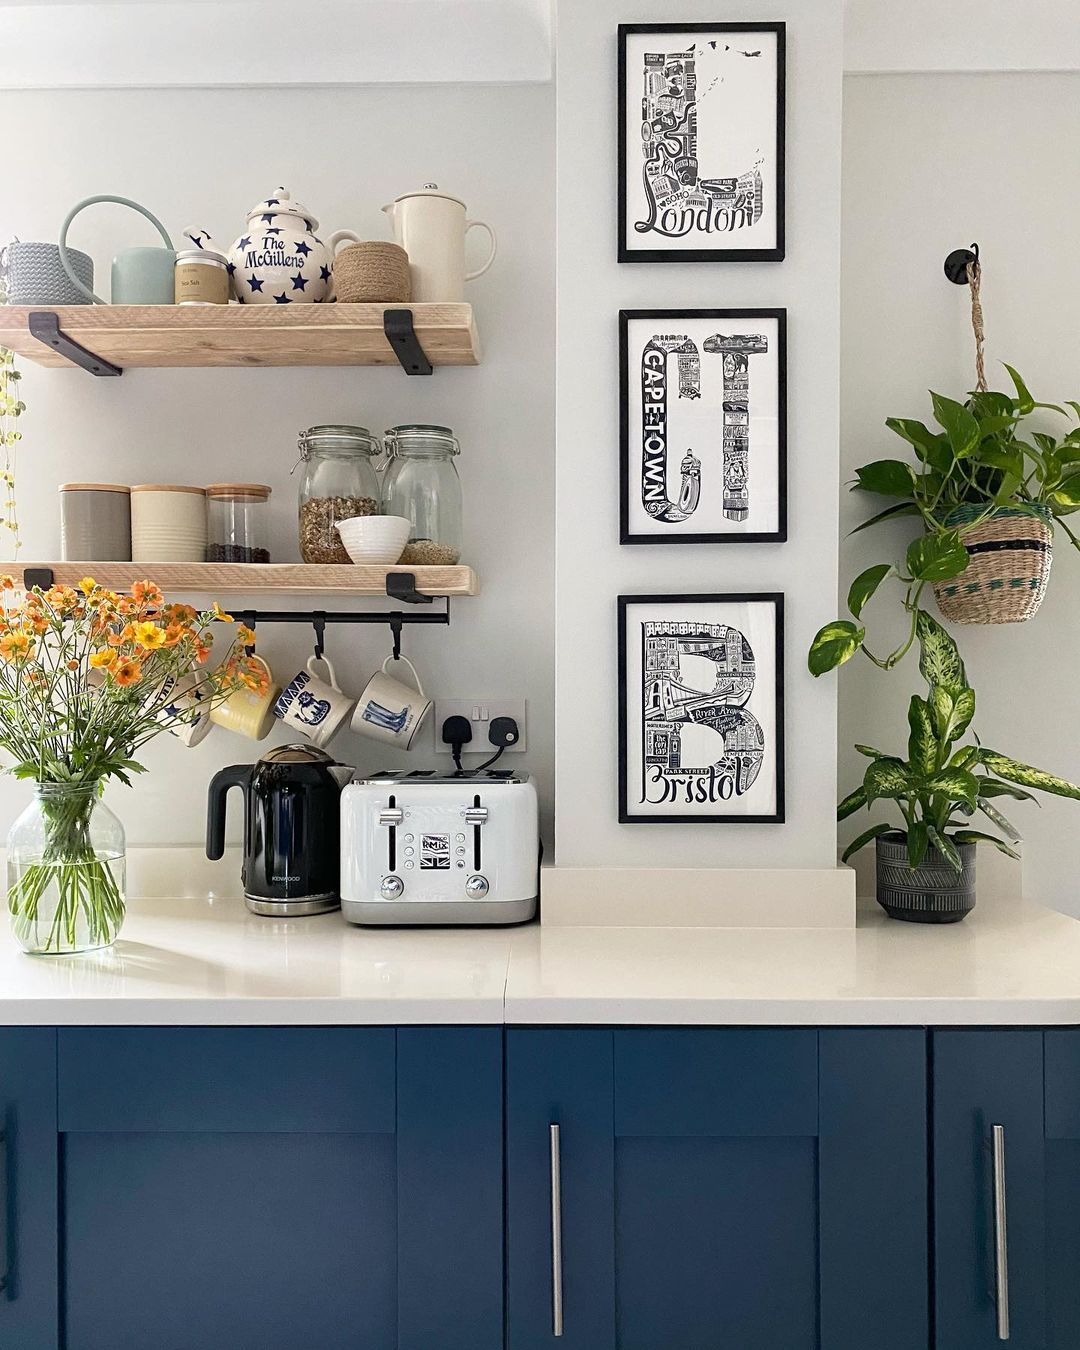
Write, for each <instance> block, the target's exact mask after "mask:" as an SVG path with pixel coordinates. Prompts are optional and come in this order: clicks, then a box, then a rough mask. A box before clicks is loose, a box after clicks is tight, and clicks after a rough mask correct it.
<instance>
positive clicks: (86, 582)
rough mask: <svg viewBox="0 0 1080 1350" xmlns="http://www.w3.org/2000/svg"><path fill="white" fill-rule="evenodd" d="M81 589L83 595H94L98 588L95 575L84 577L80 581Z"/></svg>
mask: <svg viewBox="0 0 1080 1350" xmlns="http://www.w3.org/2000/svg"><path fill="white" fill-rule="evenodd" d="M79 590H80V591H82V593H83V595H93V593H94V591H96V590H97V582H96V581H95V580H94V578H93V577H83V579H82V581H80V582H79Z"/></svg>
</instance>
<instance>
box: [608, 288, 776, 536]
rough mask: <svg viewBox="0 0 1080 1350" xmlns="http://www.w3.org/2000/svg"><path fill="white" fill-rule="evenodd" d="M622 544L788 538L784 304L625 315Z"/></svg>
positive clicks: (622, 323)
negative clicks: (755, 307)
mask: <svg viewBox="0 0 1080 1350" xmlns="http://www.w3.org/2000/svg"><path fill="white" fill-rule="evenodd" d="M619 400H620V408H619V433H620V440H621V463H620V473H619V490H620V503H619V541H620V543H623V544H725V543H732V542H735V543H738V542H740V541H741V542H743V543H762V542H780V541H782V540H784V539H786V538H787V311H786V310H782V309H688V310H678V309H629V310H623V311H622V312H621V313H620V315H619Z"/></svg>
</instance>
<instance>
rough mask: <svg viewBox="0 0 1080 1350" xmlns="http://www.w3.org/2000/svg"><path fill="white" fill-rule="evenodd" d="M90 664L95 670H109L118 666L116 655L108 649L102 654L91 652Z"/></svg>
mask: <svg viewBox="0 0 1080 1350" xmlns="http://www.w3.org/2000/svg"><path fill="white" fill-rule="evenodd" d="M90 664H91V665H92V666H93V667H94V669H95V670H108V669H110V667H112V666H115V665H116V653H115V652H112V651H109V650H108V649H106V650H105V651H101V652H91V653H90Z"/></svg>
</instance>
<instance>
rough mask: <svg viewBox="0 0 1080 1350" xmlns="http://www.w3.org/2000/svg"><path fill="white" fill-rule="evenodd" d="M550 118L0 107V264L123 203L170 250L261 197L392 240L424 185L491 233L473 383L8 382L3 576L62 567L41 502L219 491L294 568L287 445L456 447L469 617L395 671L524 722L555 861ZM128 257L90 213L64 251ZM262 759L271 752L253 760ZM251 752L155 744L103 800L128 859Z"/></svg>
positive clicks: (298, 634) (280, 104)
mask: <svg viewBox="0 0 1080 1350" xmlns="http://www.w3.org/2000/svg"><path fill="white" fill-rule="evenodd" d="M552 115H553V95H552V89H551V87H550V86H531V87H530V86H518V87H508V86H506V87H490V86H472V87H468V88H448V87H442V88H439V87H427V88H386V87H383V88H366V89H355V90H327V89H323V90H278V91H270V90H256V91H247V92H241V91H237V90H217V91H211V92H207V91H202V90H189V91H169V90H154V91H147V92H136V91H127V92H102V91H97V92H90V91H87V92H75V91H68V92H62V93H29V92H20V93H12V92H8V93H0V120H2V122H3V124H4V125H5V126H7V127H9V128H15V127H17V128H18V133H17V134H14V133H13V134H12V135H11V136H9V137H8V140H7V143H6V147H5V154H4V174H3V186H2V188H0V239H7V238H10V237H11V236H12V235H18V236H20V237H21V238H23V239H55V238H56V235H57V231H58V229H59V226H60V223H61V221H62V220H63V218H64V215H65V214H66V212H67V210H68V208H69V207H70V206H72V205H73V204H74V203H75V202H76V201H77V200H78V199H79V198H81V197H84V196H88V195H90V194H92V193H98V192H117V193H120V194H123V195H126V196H130V197H133V198H135V199H136V200H139V201H142V202H144V203H145V204H146V205H147V206H149V207H151V209H152V210H154V211H155V213H157V214H158V215H159V216H160V217H161V218H162V219H163V220H165V221H166V222H167V223H168V225H169V226H170V228H173V229H175V231H176V232H177V234H179V232H180V230H181V229H182V228H183V227H184V226H185V225H188V224H190V223H197V224H200V225H204V226H205V227H206V228H208V229H210V230H211V231H212V232H213V233H215V234H216V235H219V236H220V237H221V238H223V239H224V240H226V241H228V240H231V239H232V238H233V237H235V235H236V233H238V232H239V230H240V228H241V226H242V225H243V218H244V215H245V213H246V211H247V209H248V208H249V207H250V206H251V205H252V204H253V203H254V202H255V201H257V200H258V199H259V198H260V197H263V196H265V195H266V192H267V191H268V190H269V189H270V188H272V187H274V186H275V185H277V184H278V183H285V184H286V185H287V186H288V187H290V188H291V189H292V191H293V192H294V193H295V194H296V195H297V196H299V197H300V198H301V199H302V200H304V201H305V202H306V203H307V205H308V206H309V207H310V208H311V209H312V210H313V211H315V212H316V213H317V214H318V216H319V217H320V219H321V221H322V223H323V224H324V226H326V227H328V228H331V229H336V228H340V227H342V226H350V227H352V228H353V229H356V230H358V231H359V232H360V233H361V234H365V235H367V236H368V237H371V238H384V237H386V236H387V227H386V224H385V218H384V217H383V216H382V214H381V212H380V210H379V208H380V206H382V204H383V203H384V202H386V201H389V200H390V199H392V198H393V197H394V196H395V195H397V194H398V193H399V192H401V191H404V190H407V189H409V188H412V187H415V186H418V185H419V184H421V183H423V182H425V181H428V180H431V179H435V180H436V181H438V182H439V183H440V184H442V185H443V186H446V187H448V188H452V189H454V190H455V191H457V192H458V193H460V194H461V196H462V197H463V198H464V200H465V201H466V202H467V203H468V204H469V207H470V209H471V210H472V211H473V212H474V214H476V215H480V216H483V217H485V218H486V219H488V220H490V221H491V222H492V224H493V225H494V227H495V229H496V231H497V232H498V235H499V244H500V251H499V257H498V259H497V260H496V262H495V264H494V266H493V267H492V269H491V270H490V272H488V273H487V274H486V275H485V276H484V277H483V278H481V279H480V280H479V281H477V282H475V283H472V290H471V298H472V299H473V300H474V302H475V304H476V308H477V316H478V323H479V326H480V332H481V339H482V342H483V346H484V362H483V364H482V365H481V366H479V367H477V368H475V369H460V370H451V369H441V370H436V372H435V374H434V375H433V376H431V377H430V378H429V379H409V378H407V377H406V376H405V375H404V373H402V372H400V371H396V370H394V369H389V368H387V369H385V370H384V369H374V368H367V369H364V368H357V369H322V370H320V369H286V370H205V371H203V370H188V371H167V370H166V371H149V370H146V371H141V370H136V371H128V372H126V373H125V374H124V376H123V377H122V378H121V379H119V380H95V379H92V378H90V377H89V376H87V375H85V374H83V373H82V372H81V371H77V370H71V371H45V370H41V369H40V368H36V367H34V366H31V365H30V364H29V363H28V362H26V363H24V372H25V374H24V379H23V392H24V397H25V400H26V403H27V405H28V411H27V413H26V415H25V417H24V419H23V424H22V429H23V433H24V437H25V440H24V442H23V449H22V454H21V461H20V466H19V501H20V505H21V515H22V523H23V536H24V540H25V547H24V551H23V556H24V557H27V558H34V557H37V558H49V557H56V556H58V550H59V525H58V511H59V507H58V498H57V493H56V488H57V485H58V484H59V483H60V482H63V481H65V480H70V479H90V480H106V481H118V482H129V483H131V482H153V481H159V482H160V481H166V482H177V481H179V482H185V481H186V482H194V483H205V482H213V481H215V480H217V481H220V480H222V479H225V478H236V479H244V480H255V481H260V482H266V483H270V484H271V485H272V486H273V489H274V496H273V498H272V507H273V519H274V527H273V536H274V537H273V542H272V547H273V556H274V557H275V558H276V559H278V560H287V559H290V558H296V557H297V556H298V554H297V550H296V525H295V512H296V483H297V480H296V478H295V477H293V478H290V476H289V470H290V468H291V466H292V465H293V464H294V462H295V460H296V433H297V431H298V430H299V429H300V428H302V427H306V426H309V425H311V424H312V423H315V422H336V421H342V422H355V423H360V424H362V425H366V426H368V427H370V428H372V429H373V430H376V431H382V430H384V429H385V428H386V427H388V426H392V425H393V424H395V423H397V422H402V421H406V420H417V421H423V422H441V423H446V424H448V425H450V426H452V427H453V428H454V429H455V430H456V431H457V433H458V435H459V437H460V439H461V443H462V447H463V449H462V455H461V458H460V460H459V461H458V463H459V466H460V470H461V476H462V479H463V482H464V490H465V501H466V548H465V559H466V560H467V561H469V562H471V563H473V564H474V565H475V566H476V567H477V569H478V571H479V573H480V577H481V585H482V588H483V594H482V595H481V596H479V597H477V598H475V599H462V600H458V601H455V602H454V605H453V615H452V617H453V623H452V625H451V627H450V628H449V629H443V628H423V629H413V630H409V629H406V631H405V651H406V653H407V654H410V655H413V656H414V657H415V658H416V659H417V662H418V665H419V668H420V671H421V673H422V675H423V676H424V677H425V678H426V681H427V684H428V687H429V690H430V691H431V692H433V693H435V694H436V695H440V696H443V697H448V698H470V697H475V696H488V697H492V696H497V695H504V696H505V695H509V696H513V697H522V696H524V697H526V698H527V699H528V701H529V710H528V741H529V750H528V753H527V754H526V755H524V756H521V758H520V760H518V758H517V757H515V758H514V760H512V761H511V762H512V763H515V764H517V763H524V764H527V765H528V766H529V767H530V768H531V769H532V770H533V771H534V772H536V773H537V775H538V776H539V781H540V786H541V790H542V795H543V801H544V811H545V822H546V826H547V829H546V833H547V834H548V837H549V839H550V823H551V804H552V797H553V735H554V733H553V726H552V714H553V670H552V665H553V662H552V643H553V637H552V627H553V618H552V592H553V561H552V553H553V525H552V521H553V514H554V507H553V470H554V465H553V397H552V389H553V380H554V374H553V360H554V357H553V341H554V313H553V295H552V290H553V287H552V276H553V219H552V210H551V199H552V147H553V134H552V133H553V128H552ZM141 242H146V243H149V242H152V237H151V234H150V227H149V226H148V225H146V224H145V222H142V221H140V220H139V219H138V218H137V217H135V216H134V215H131V214H130V213H125V212H123V211H121V210H120V209H119V208H113V207H104V206H103V207H97V208H92V209H91V210H89V211H88V212H86V213H85V214H84V215H83V216H81V217H80V218H79V219H78V220H77V221H76V223H75V225H74V227H73V230H72V243H73V244H76V245H77V246H79V247H81V248H85V249H87V250H88V251H89V252H91V253H92V254H93V256H94V259H95V262H96V265H97V269H98V271H97V275H98V277H99V279H100V278H105V279H106V283H105V284H107V276H108V262H109V258H110V256H111V254H112V252H113V251H114V250H115V248H118V247H122V246H124V245H125V244H132V243H141ZM274 603H275V605H277V603H278V601H277V598H275V601H274ZM361 603H362V604H365V605H368V604H371V603H372V602H367V601H365V602H361ZM292 607H293V608H302V607H303V605H302V604H301V603H300V602H297V603H296V604H294V605H293V606H292ZM259 637H260V648H261V649H262V650H263V651H264V653H265V654H266V655H267V656H268V657H269V659H270V660H271V662H272V664H273V666H274V668H275V671H276V672H278V673H280V674H283V675H286V676H289V675H291V674H293V673H294V671H295V670H296V669H297V668H298V666H299V665H300V663H301V662H302V661H303V660H304V659H306V657H307V655H308V654H309V653H310V643H311V633H310V630H309V629H303V628H298V629H291V628H290V629H285V628H276V629H273V628H270V627H269V626H267V627H265V628H263V629H262V630H261V631H260V634H259ZM388 641H389V638H388V635H387V634H386V632H385V631H384V630H383V629H382V628H364V629H358V628H354V629H342V628H331V629H329V630H328V650H329V653H330V655H331V656H332V657H336V658H337V660H338V664H339V672H338V673H339V676H341V677H342V682H343V684H345V686H346V688H348V689H351V690H353V691H354V692H357V693H358V692H359V689H360V688H361V687H362V682H363V680H364V679H365V678H366V677H367V675H368V674H369V673H370V672H371V670H372V669H373V668H374V666H375V664H376V663H377V661H381V659H382V657H383V656H384V655H385V654H386V651H387V650H388ZM281 739H285V737H284V736H283V735H282V733H281V732H280V731H279V730H275V731H274V732H273V733H272V735H271V740H269V741H267V742H264V745H268V744H272V743H273V742H274V741H275V740H281ZM421 740H422V741H423V742H424V748H423V749H420V750H416V751H414V752H413V753H412V756H411V758H412V760H413V761H414V762H415V763H416V765H417V766H422V765H426V764H432V763H436V762H439V763H442V764H443V765H447V764H448V763H449V761H448V759H446V758H445V757H442V758H440V759H439V760H438V761H436V760H435V758H434V757H433V754H432V752H431V744H432V741H431V731H430V729H428V730H426V731H424V732H422V733H421ZM334 750H335V752H336V753H338V754H340V756H341V757H342V758H343V759H345V760H347V761H348V762H352V763H357V764H359V765H360V767H361V768H364V769H368V770H372V769H375V768H378V767H380V766H384V763H385V761H384V759H383V756H382V754H381V752H380V750H379V747H378V746H377V744H376V743H375V742H371V741H367V742H365V741H363V740H361V739H358V738H354V737H352V735H351V734H350V733H343V734H342V735H341V736H340V737H339V738H338V739H337V740H336V741H335V742H334ZM255 751H257V747H256V745H255V743H254V742H251V741H247V740H243V739H241V738H240V737H237V736H234V735H232V734H231V733H228V732H224V731H221V730H220V729H219V730H215V732H214V733H213V734H212V735H211V736H210V737H208V738H207V740H206V741H205V742H204V743H203V744H202V745H201V746H200V747H198V748H197V749H195V750H185V749H183V748H181V747H180V746H179V744H177V743H176V742H174V741H173V739H172V738H171V737H165V738H162V740H159V741H158V742H156V743H155V744H154V745H152V746H151V747H150V748H149V749H148V751H147V752H146V755H145V760H146V763H147V764H148V765H149V766H150V767H151V769H152V772H151V773H150V774H148V775H146V776H145V777H144V778H143V779H141V780H140V781H139V783H138V786H137V788H136V789H135V790H134V791H133V792H131V793H127V792H126V791H125V790H124V789H117V790H116V792H115V793H114V796H113V798H112V802H113V805H114V808H115V809H116V810H117V811H118V812H119V813H120V815H121V816H122V818H123V820H124V821H125V823H126V825H127V826H128V833H129V838H130V839H131V840H132V841H133V842H135V843H149V842H154V843H187V842H198V841H199V840H200V839H201V838H202V835H203V829H204V824H203V822H204V817H205V794H206V783H207V780H208V779H209V777H210V775H211V774H212V773H213V772H214V771H215V770H216V769H217V768H218V767H219V766H220V765H222V764H227V763H231V762H244V761H248V760H250V759H251V758H252V754H253V752H255ZM27 796H28V793H27V788H26V786H25V785H22V784H17V783H15V782H13V781H12V780H10V779H7V778H0V830H3V829H6V827H7V824H8V822H9V821H10V819H11V817H12V815H13V813H14V812H16V811H17V810H19V809H20V808H21V805H22V804H23V803H24V802H25V801H26V799H27Z"/></svg>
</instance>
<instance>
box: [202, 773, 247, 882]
mask: <svg viewBox="0 0 1080 1350" xmlns="http://www.w3.org/2000/svg"><path fill="white" fill-rule="evenodd" d="M252 768H253V766H252V765H251V764H230V765H229V766H228V768H225V769H219V770H218V771H217V773H216V774H214V776H213V778H211V780H210V789H209V792H208V794H207V799H206V856H207V857H208V858H210V859H217V858H220V857H221V856H222V855H223V854H224V852H225V803H226V798H227V796H228V792H229V789H230V788H233V787H242V788H243V789H244V792H245V794H246V793H247V790H248V788H249V787H250V786H251V774H252Z"/></svg>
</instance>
